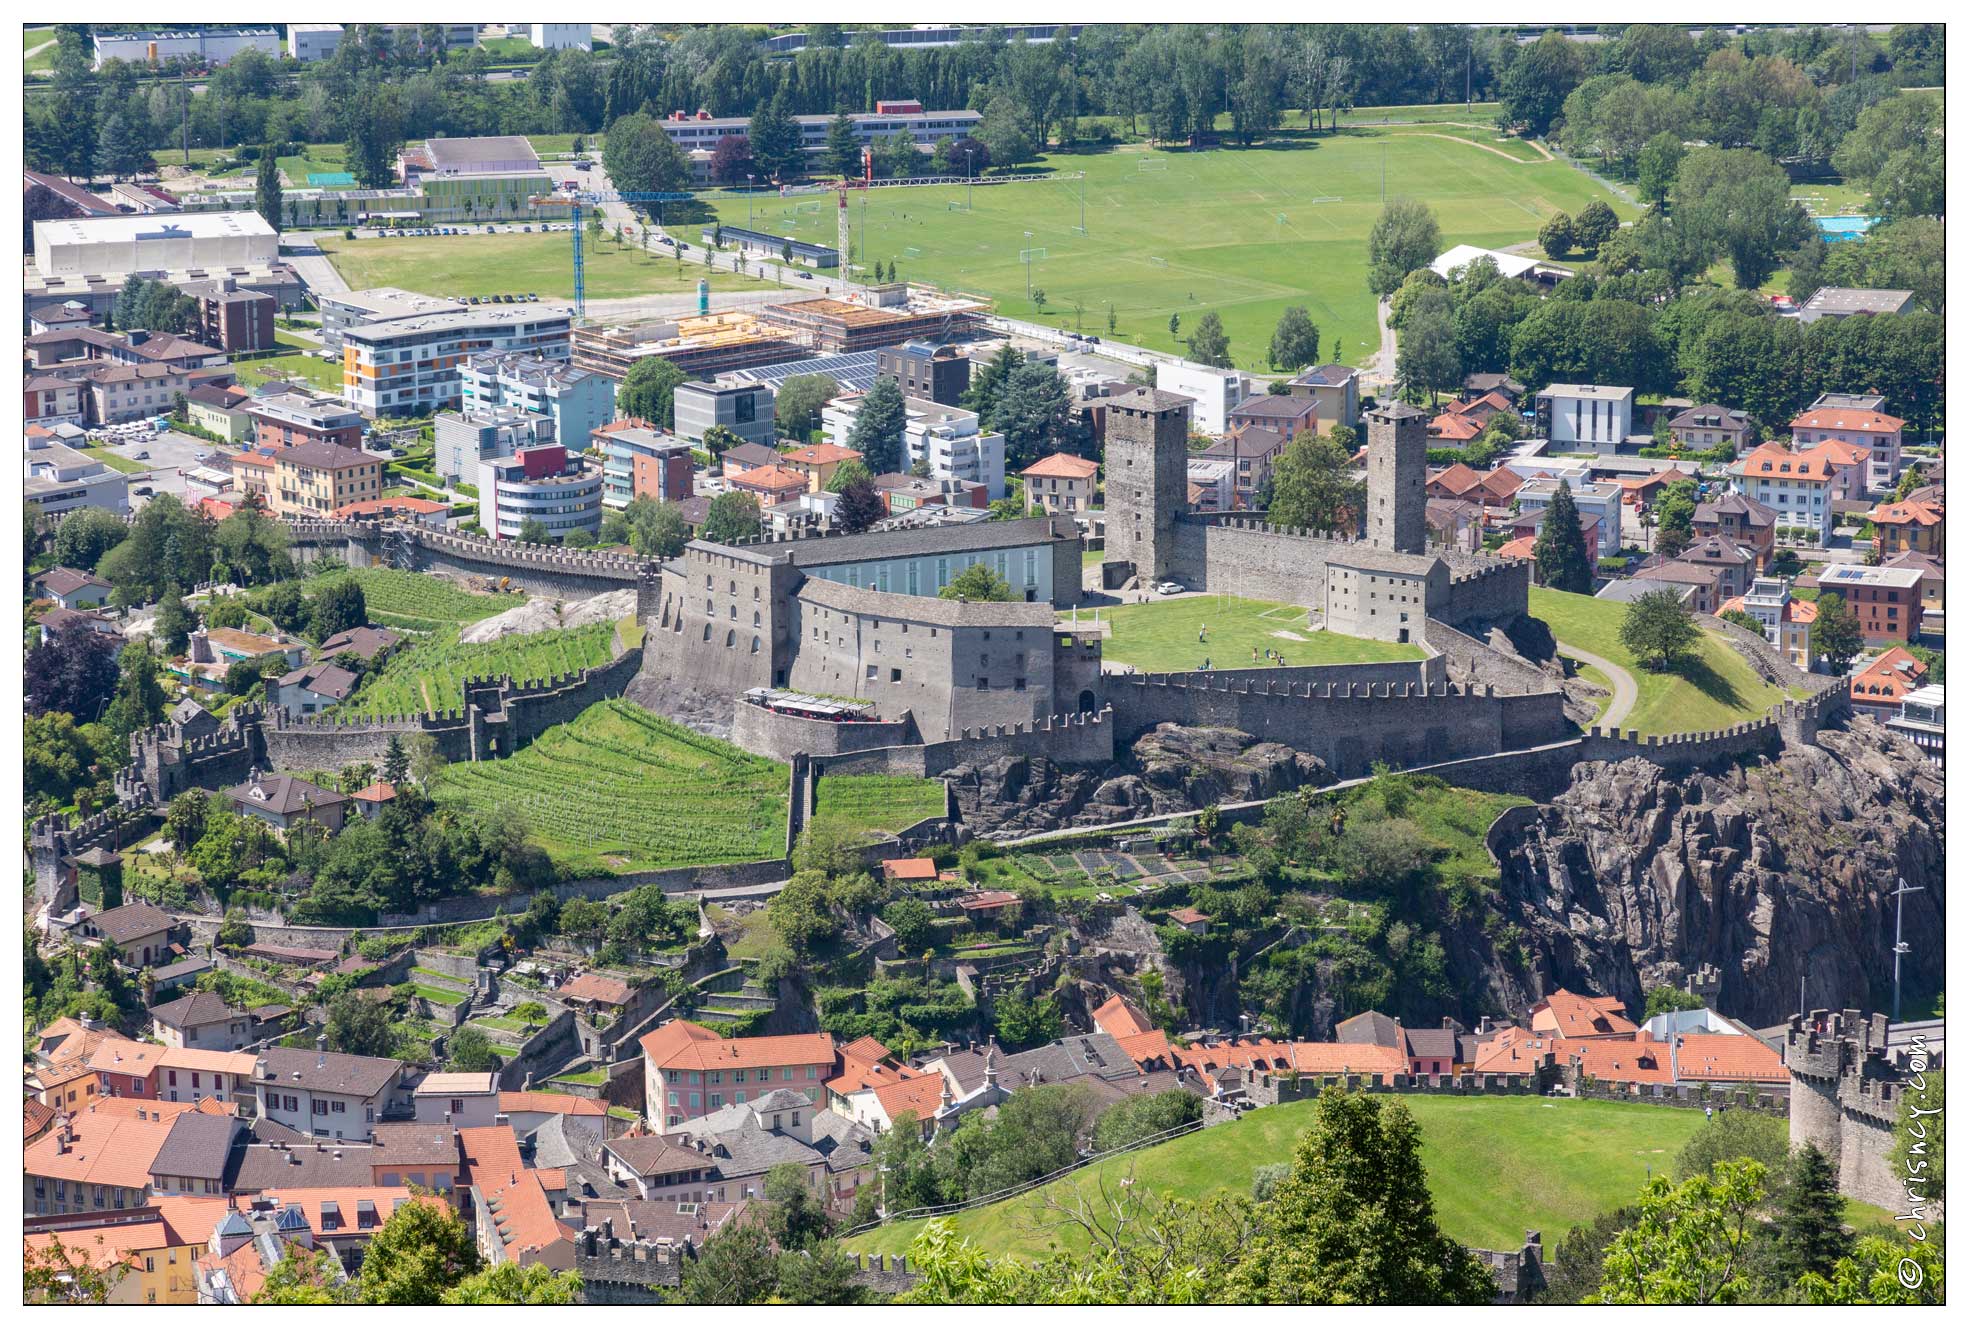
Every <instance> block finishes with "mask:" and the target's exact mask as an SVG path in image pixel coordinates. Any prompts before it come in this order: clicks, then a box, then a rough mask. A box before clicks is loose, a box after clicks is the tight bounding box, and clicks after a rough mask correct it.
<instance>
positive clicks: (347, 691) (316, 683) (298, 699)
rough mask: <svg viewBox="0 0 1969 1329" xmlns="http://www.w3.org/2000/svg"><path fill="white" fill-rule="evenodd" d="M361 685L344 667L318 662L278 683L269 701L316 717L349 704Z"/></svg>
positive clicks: (355, 676) (271, 692)
mask: <svg viewBox="0 0 1969 1329" xmlns="http://www.w3.org/2000/svg"><path fill="white" fill-rule="evenodd" d="M361 681H362V680H361V679H360V678H359V677H358V676H357V675H355V674H352V673H350V672H349V671H348V670H346V669H344V668H342V667H341V666H340V665H335V664H328V663H326V662H323V661H317V662H316V663H314V664H310V665H302V666H301V667H300V668H299V669H296V670H294V671H292V672H291V673H286V674H282V675H281V676H280V677H279V678H277V679H275V680H274V683H273V686H272V687H270V688H269V689H268V693H269V694H270V695H269V697H268V700H269V701H271V702H272V703H273V704H274V705H275V706H284V707H286V708H287V709H288V710H290V711H292V712H294V713H295V714H296V715H313V714H315V713H316V712H317V711H325V710H327V709H328V708H329V707H330V706H333V705H336V704H337V703H338V702H344V701H347V700H348V699H349V697H350V695H351V694H352V693H354V692H355V690H356V684H358V683H360V682H361Z"/></svg>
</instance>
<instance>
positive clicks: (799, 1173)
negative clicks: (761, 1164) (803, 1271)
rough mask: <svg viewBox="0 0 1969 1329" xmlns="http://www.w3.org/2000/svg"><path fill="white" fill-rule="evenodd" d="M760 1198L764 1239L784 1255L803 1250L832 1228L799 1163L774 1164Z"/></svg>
mask: <svg viewBox="0 0 1969 1329" xmlns="http://www.w3.org/2000/svg"><path fill="white" fill-rule="evenodd" d="M759 1196H760V1198H761V1199H763V1200H764V1201H765V1202H766V1219H765V1221H766V1232H767V1235H769V1236H770V1237H771V1238H772V1239H773V1242H774V1243H775V1244H776V1245H777V1246H778V1247H779V1248H780V1249H781V1250H783V1251H792V1250H805V1249H806V1248H807V1247H809V1246H811V1245H812V1244H813V1243H814V1242H816V1241H818V1240H820V1239H821V1238H822V1237H825V1236H826V1235H827V1233H828V1229H829V1228H830V1227H832V1226H833V1224H832V1221H831V1220H830V1219H829V1218H828V1216H827V1208H826V1206H824V1205H823V1204H821V1202H820V1199H819V1197H817V1196H816V1195H815V1194H814V1191H813V1187H812V1186H811V1185H810V1184H808V1181H807V1170H806V1168H805V1167H803V1166H802V1165H801V1164H799V1163H775V1164H774V1165H773V1166H772V1167H771V1168H769V1169H767V1171H766V1176H765V1180H764V1181H762V1182H761V1183H760V1186H759Z"/></svg>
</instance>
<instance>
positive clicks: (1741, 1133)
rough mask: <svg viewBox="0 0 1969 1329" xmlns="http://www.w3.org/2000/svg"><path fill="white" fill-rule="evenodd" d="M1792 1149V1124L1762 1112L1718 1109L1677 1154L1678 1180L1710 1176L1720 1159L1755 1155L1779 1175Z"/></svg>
mask: <svg viewBox="0 0 1969 1329" xmlns="http://www.w3.org/2000/svg"><path fill="white" fill-rule="evenodd" d="M1790 1151H1791V1137H1790V1127H1789V1126H1788V1125H1787V1124H1786V1122H1785V1121H1784V1119H1783V1118H1781V1117H1767V1116H1765V1115H1764V1114H1763V1113H1761V1112H1718V1113H1716V1114H1715V1115H1714V1116H1712V1117H1710V1118H1708V1119H1707V1120H1706V1121H1704V1122H1703V1123H1702V1125H1701V1126H1700V1127H1698V1128H1697V1129H1696V1133H1695V1134H1694V1135H1692V1136H1690V1137H1689V1142H1688V1143H1687V1144H1685V1145H1683V1146H1682V1150H1681V1152H1680V1153H1678V1154H1677V1155H1676V1156H1675V1180H1677V1181H1687V1180H1688V1179H1689V1178H1691V1177H1701V1176H1706V1175H1708V1173H1709V1170H1710V1169H1711V1168H1713V1167H1715V1166H1716V1164H1718V1163H1728V1162H1733V1161H1735V1160H1738V1159H1745V1158H1748V1159H1751V1160H1753V1161H1755V1162H1758V1163H1762V1164H1763V1165H1764V1168H1765V1171H1766V1172H1767V1173H1768V1174H1770V1175H1772V1176H1776V1175H1779V1174H1781V1173H1782V1172H1783V1170H1784V1167H1785V1161H1786V1158H1787V1157H1788V1156H1789V1154H1790Z"/></svg>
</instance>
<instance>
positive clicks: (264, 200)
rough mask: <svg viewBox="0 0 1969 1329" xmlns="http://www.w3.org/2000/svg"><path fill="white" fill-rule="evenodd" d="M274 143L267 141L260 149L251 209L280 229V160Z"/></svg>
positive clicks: (267, 222) (276, 228)
mask: <svg viewBox="0 0 1969 1329" xmlns="http://www.w3.org/2000/svg"><path fill="white" fill-rule="evenodd" d="M278 158H279V154H278V153H276V152H275V151H274V145H273V144H271V143H269V144H267V145H266V146H264V147H262V148H261V149H260V165H259V169H258V171H257V172H256V173H255V175H254V178H253V211H255V212H257V213H259V214H260V217H261V219H262V220H264V221H265V222H266V224H267V225H269V226H271V227H273V228H274V230H276V231H278V230H279V229H280V220H281V206H280V162H279V160H278Z"/></svg>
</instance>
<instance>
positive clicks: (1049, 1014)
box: [993, 992, 1066, 1051]
mask: <svg viewBox="0 0 1969 1329" xmlns="http://www.w3.org/2000/svg"><path fill="white" fill-rule="evenodd" d="M993 1022H994V1025H995V1027H996V1028H997V1030H998V1037H999V1038H1000V1039H1001V1040H1002V1041H1003V1042H1005V1043H1006V1044H1007V1045H1009V1046H1010V1047H1011V1048H1012V1049H1013V1050H1014V1051H1017V1050H1019V1049H1021V1048H1029V1047H1038V1046H1039V1045H1040V1044H1042V1043H1050V1042H1052V1041H1053V1040H1054V1039H1056V1038H1058V1037H1060V1036H1061V1035H1062V1034H1063V1033H1065V1032H1066V1022H1065V1021H1064V1020H1063V1019H1061V1017H1060V1006H1059V1003H1058V1002H1056V1001H1054V1000H1053V999H1052V998H1051V997H1049V996H1043V995H1042V996H1038V997H1026V996H1024V995H1023V994H1020V993H1017V992H1014V993H1011V994H1009V995H1007V996H1005V997H1003V998H1001V999H1000V1000H999V1002H998V1009H997V1011H996V1012H994V1020H993Z"/></svg>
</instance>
